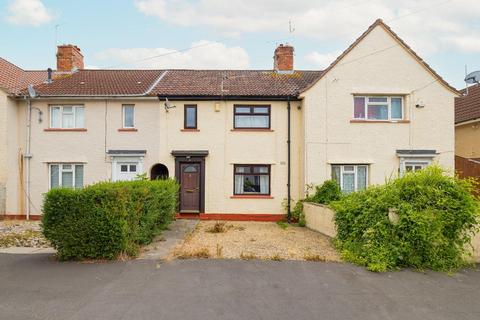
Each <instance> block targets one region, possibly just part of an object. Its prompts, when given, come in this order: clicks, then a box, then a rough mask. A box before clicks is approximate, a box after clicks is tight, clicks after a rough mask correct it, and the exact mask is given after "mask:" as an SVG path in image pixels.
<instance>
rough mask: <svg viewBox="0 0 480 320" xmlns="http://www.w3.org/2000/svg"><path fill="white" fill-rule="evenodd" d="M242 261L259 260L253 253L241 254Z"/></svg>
mask: <svg viewBox="0 0 480 320" xmlns="http://www.w3.org/2000/svg"><path fill="white" fill-rule="evenodd" d="M240 259H242V260H255V259H258V257H257V255H256V254H255V253H253V252H243V251H242V253H241V254H240Z"/></svg>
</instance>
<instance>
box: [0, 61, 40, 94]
mask: <svg viewBox="0 0 480 320" xmlns="http://www.w3.org/2000/svg"><path fill="white" fill-rule="evenodd" d="M47 76H48V75H47V71H33V70H23V69H22V68H20V67H17V66H16V65H14V64H13V63H11V62H8V61H7V60H5V59H3V58H0V88H3V89H5V90H6V91H7V92H8V93H11V94H17V93H19V92H20V91H21V90H23V89H25V88H26V87H27V86H28V85H29V84H38V83H42V82H43V81H45V80H46V79H47Z"/></svg>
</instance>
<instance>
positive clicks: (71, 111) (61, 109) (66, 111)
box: [50, 106, 85, 129]
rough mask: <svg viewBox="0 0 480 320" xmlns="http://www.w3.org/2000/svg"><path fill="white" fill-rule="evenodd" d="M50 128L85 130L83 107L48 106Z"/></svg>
mask: <svg viewBox="0 0 480 320" xmlns="http://www.w3.org/2000/svg"><path fill="white" fill-rule="evenodd" d="M50 128H55V129H77V128H85V113H84V107H83V106H50Z"/></svg>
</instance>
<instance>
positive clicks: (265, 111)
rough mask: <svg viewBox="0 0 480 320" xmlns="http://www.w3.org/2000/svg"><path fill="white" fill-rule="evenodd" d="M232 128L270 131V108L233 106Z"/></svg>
mask: <svg viewBox="0 0 480 320" xmlns="http://www.w3.org/2000/svg"><path fill="white" fill-rule="evenodd" d="M233 127H234V128H235V129H270V106H245V105H237V106H235V107H234V119H233Z"/></svg>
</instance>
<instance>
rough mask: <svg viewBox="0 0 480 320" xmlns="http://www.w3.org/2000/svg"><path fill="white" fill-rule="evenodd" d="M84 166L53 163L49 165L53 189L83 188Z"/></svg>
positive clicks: (50, 185) (50, 184)
mask: <svg viewBox="0 0 480 320" xmlns="http://www.w3.org/2000/svg"><path fill="white" fill-rule="evenodd" d="M83 169H84V168H83V164H77V163H51V164H50V165H49V176H50V181H49V182H50V183H49V187H50V189H52V188H74V189H78V188H82V187H83V172H84V170H83Z"/></svg>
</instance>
